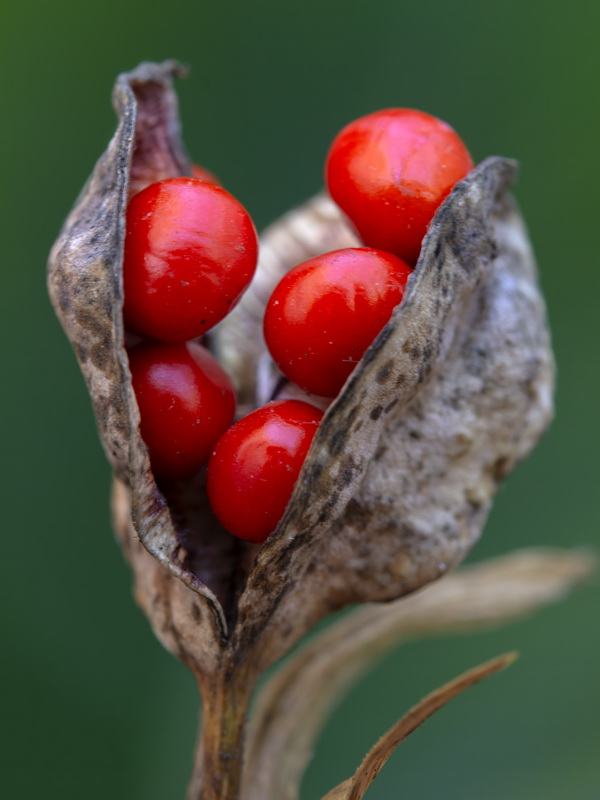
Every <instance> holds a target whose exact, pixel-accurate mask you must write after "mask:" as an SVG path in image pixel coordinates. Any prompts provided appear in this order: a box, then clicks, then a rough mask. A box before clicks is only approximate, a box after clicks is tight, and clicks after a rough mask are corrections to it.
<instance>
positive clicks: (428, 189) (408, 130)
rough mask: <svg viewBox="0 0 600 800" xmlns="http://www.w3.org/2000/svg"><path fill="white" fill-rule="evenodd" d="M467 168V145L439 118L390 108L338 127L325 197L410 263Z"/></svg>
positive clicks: (371, 242)
mask: <svg viewBox="0 0 600 800" xmlns="http://www.w3.org/2000/svg"><path fill="white" fill-rule="evenodd" d="M472 169H473V161H472V159H471V156H470V155H469V152H468V150H467V148H466V147H465V145H464V143H463V142H462V140H461V139H460V137H459V136H458V135H457V134H456V133H455V131H454V130H453V129H452V128H451V127H450V126H449V125H447V124H446V123H445V122H442V120H439V119H437V118H436V117H432V116H431V115H430V114H425V113H424V112H423V111H415V110H413V109H409V108H390V109H385V110H384V111H376V112H375V113H374V114H368V115H367V116H365V117H361V118H360V119H357V120H355V121H354V122H351V123H350V124H349V125H347V126H346V127H345V128H343V130H342V131H341V132H340V133H339V134H338V135H337V137H336V138H335V140H334V142H333V144H332V146H331V149H330V151H329V154H328V156H327V165H326V170H325V171H326V181H327V186H328V189H329V193H330V194H331V197H332V198H333V200H335V202H336V203H337V204H338V205H339V207H340V208H341V209H342V210H343V211H344V212H345V213H346V214H347V215H348V217H349V218H350V220H351V221H352V222H353V224H354V226H355V227H356V229H357V231H358V233H359V235H360V237H361V239H362V241H363V242H364V243H365V244H366V245H367V246H369V247H376V248H378V249H380V250H386V251H388V252H390V253H395V254H396V255H397V256H399V257H400V258H403V259H405V260H406V261H408V262H409V263H410V264H412V265H414V264H415V263H416V261H417V259H418V257H419V252H420V250H421V242H422V240H423V237H424V236H425V233H426V231H427V227H428V225H429V223H430V222H431V220H432V218H433V216H434V214H435V212H436V210H437V209H438V207H439V206H440V204H441V203H442V202H443V200H444V199H445V198H446V197H447V195H448V194H449V193H450V191H451V189H452V187H453V186H454V185H455V184H456V183H457V182H458V181H460V180H462V178H464V177H465V176H466V175H467V173H468V172H470V171H471V170H472Z"/></svg>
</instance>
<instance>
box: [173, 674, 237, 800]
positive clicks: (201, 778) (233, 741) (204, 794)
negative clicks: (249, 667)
mask: <svg viewBox="0 0 600 800" xmlns="http://www.w3.org/2000/svg"><path fill="white" fill-rule="evenodd" d="M200 689H201V693H202V717H201V723H200V733H199V737H198V745H197V751H196V758H195V761H194V769H193V772H192V777H191V780H190V784H189V787H188V800H239V797H240V789H241V776H242V763H243V749H244V730H245V725H246V715H247V710H248V704H249V702H250V697H251V695H252V689H253V682H251V681H249V680H247V679H245V678H244V676H240V675H234V676H233V677H231V676H228V675H227V674H224V675H223V676H222V677H221V680H220V681H219V682H217V683H213V682H210V683H209V682H208V681H207V682H204V683H203V684H201V687H200Z"/></svg>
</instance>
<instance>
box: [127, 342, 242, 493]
mask: <svg viewBox="0 0 600 800" xmlns="http://www.w3.org/2000/svg"><path fill="white" fill-rule="evenodd" d="M129 368H130V370H131V375H132V379H133V388H134V390H135V395H136V398H137V402H138V406H139V408H140V416H141V426H140V430H141V434H142V438H143V439H144V441H145V442H146V445H147V446H148V450H149V452H150V461H151V464H152V470H153V472H154V474H155V475H156V476H157V477H159V478H187V477H190V476H191V475H193V474H194V473H196V472H197V471H198V470H199V469H200V467H201V466H202V465H203V464H206V462H207V461H208V459H209V457H210V454H211V452H212V449H213V447H214V445H215V443H216V441H217V439H218V438H219V437H220V436H221V435H222V434H223V433H224V432H225V431H226V430H227V428H228V427H229V425H231V422H232V420H233V415H234V413H235V393H234V390H233V387H232V385H231V381H230V380H229V377H228V376H227V374H226V373H225V371H224V370H223V369H222V368H221V367H220V365H219V364H218V362H217V361H216V360H215V359H214V358H213V357H212V356H211V354H210V353H209V352H208V350H206V349H205V348H204V347H201V346H200V345H199V344H196V343H195V342H189V343H187V344H179V343H177V344H163V343H159V342H149V343H145V344H140V345H136V346H135V347H134V348H132V349H131V350H130V351H129Z"/></svg>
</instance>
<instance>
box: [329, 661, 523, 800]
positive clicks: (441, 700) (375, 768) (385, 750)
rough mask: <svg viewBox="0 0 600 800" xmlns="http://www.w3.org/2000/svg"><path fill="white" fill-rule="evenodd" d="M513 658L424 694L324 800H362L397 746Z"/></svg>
mask: <svg viewBox="0 0 600 800" xmlns="http://www.w3.org/2000/svg"><path fill="white" fill-rule="evenodd" d="M516 658H517V654H516V653H506V654H505V655H503V656H498V657H497V658H494V659H492V660H491V661H487V662H486V663H485V664H480V665H479V666H478V667H474V668H473V669H470V670H469V671H468V672H465V673H463V674H462V675H460V676H459V677H458V678H455V679H454V680H453V681H450V683H447V684H445V685H444V686H441V687H440V688H439V689H436V690H435V691H434V692H432V693H431V694H429V695H427V697H425V698H423V700H421V702H420V703H417V705H416V706H414V707H413V708H411V710H410V711H409V712H408V714H406V715H405V716H404V717H402V719H401V720H400V721H399V722H397V723H396V724H395V725H394V726H393V727H392V728H390V730H389V731H388V732H387V733H386V734H384V735H383V736H382V737H381V739H380V740H379V741H378V742H377V744H375V745H374V746H373V747H372V748H371V750H369V752H368V753H367V755H366V756H365V758H364V760H363V762H362V764H361V765H360V766H359V768H358V769H357V770H356V772H355V773H354V775H353V776H352V778H350V779H349V780H347V781H344V782H343V783H341V784H340V785H339V786H336V787H335V788H334V789H332V790H331V791H330V792H328V793H327V794H326V795H325V797H324V798H323V800H361V798H362V797H364V795H365V792H366V791H367V789H368V788H369V786H370V785H371V784H372V783H373V781H374V780H375V778H376V777H377V776H378V775H379V773H380V771H381V768H382V767H383V766H384V764H385V763H386V761H387V760H388V758H389V757H390V756H391V755H392V753H393V752H394V750H395V749H396V748H397V747H398V745H400V744H402V742H403V741H404V740H405V739H406V738H407V737H408V736H410V734H411V733H413V732H414V731H415V730H416V729H417V728H418V727H419V726H420V725H422V724H423V723H424V722H425V720H426V719H427V718H428V717H430V716H431V715H432V714H435V712H436V711H439V709H440V708H442V707H443V706H445V705H446V703H449V702H450V700H452V699H453V698H454V697H456V695H458V694H460V693H461V692H464V691H465V689H469V688H470V687H471V686H474V685H475V684H476V683H479V682H480V681H482V680H483V679H484V678H488V677H489V676H490V675H494V674H495V673H496V672H499V671H500V670H502V669H505V668H506V667H508V666H510V665H511V664H512V663H513V662H514V661H515V659H516Z"/></svg>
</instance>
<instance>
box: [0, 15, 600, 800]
mask: <svg viewBox="0 0 600 800" xmlns="http://www.w3.org/2000/svg"><path fill="white" fill-rule="evenodd" d="M599 25H600V6H599V5H598V4H597V3H595V2H593V1H592V0H589V2H582V0H574V2H571V3H569V4H568V5H567V6H565V4H564V3H562V2H558V0H549V2H545V3H542V2H527V0H504V2H502V3H497V2H496V3H488V4H482V3H481V2H476V1H475V0H471V2H457V3H448V2H445V1H444V0H429V2H427V3H415V2H409V0H370V1H369V2H358V0H345V2H342V1H341V0H333V1H332V2H327V0H319V1H316V0H309V1H307V0H305V1H304V2H297V3H288V2H285V1H284V0H255V1H254V2H250V0H246V2H243V1H242V0H238V2H226V0H222V2H219V3H217V2H210V3H209V2H200V3H198V2H192V0H170V2H169V3H152V2H146V3H140V2H137V0H135V1H134V2H130V3H124V2H116V0H104V2H102V3H101V4H100V3H96V4H90V5H89V6H86V5H83V4H81V3H80V2H75V0H54V2H53V3H47V4H42V3H22V4H20V5H19V6H18V7H17V6H16V5H12V7H8V6H5V7H4V11H3V13H2V24H1V26H0V37H1V40H2V41H1V46H0V59H1V60H2V75H3V84H4V86H3V89H4V102H3V111H4V114H3V119H4V122H3V124H2V127H1V129H0V138H1V140H2V152H3V153H4V162H3V170H2V178H3V191H2V198H1V201H0V202H1V203H2V206H3V207H2V217H1V219H2V221H3V228H4V230H3V253H4V255H3V262H4V268H3V269H2V276H1V280H2V289H1V291H0V297H1V298H2V302H3V304H4V309H3V312H2V315H1V317H0V319H1V321H2V325H3V331H2V336H1V339H0V341H1V342H2V346H3V353H4V354H3V360H4V364H5V371H4V381H3V383H4V390H3V392H2V394H1V396H0V397H1V402H2V420H3V440H4V442H5V444H4V447H3V450H4V453H5V456H4V458H3V459H2V460H3V465H2V470H3V474H2V487H3V492H2V503H1V513H2V527H1V531H2V534H1V535H2V546H1V569H2V578H1V580H0V592H1V593H2V597H1V601H0V608H1V609H2V612H1V614H2V645H1V647H2V654H1V660H0V686H1V692H2V711H1V714H0V719H1V723H0V733H1V735H2V741H1V742H0V765H1V766H0V787H1V793H2V796H3V797H6V798H19V799H20V798H26V799H27V800H29V798H37V797H41V796H43V797H44V798H46V800H58V799H59V798H60V800H70V799H71V798H73V800H75V798H77V800H79V798H81V797H85V798H86V800H96V798H98V800H99V799H100V798H102V799H103V800H104V798H106V797H107V796H110V797H111V798H113V800H165V798H171V799H172V800H177V798H183V797H184V787H185V783H186V779H187V775H188V771H189V767H190V761H191V752H192V745H193V739H194V736H195V726H196V715H197V710H198V709H197V699H196V694H195V687H194V685H193V682H192V679H191V678H190V676H189V675H188V674H187V673H186V671H185V670H184V668H183V667H181V666H179V664H178V663H176V662H175V661H174V660H173V659H172V658H171V657H170V656H169V655H167V654H166V653H165V652H163V651H162V650H161V648H160V646H159V645H158V644H157V643H156V642H155V641H154V639H153V637H152V635H151V633H150V631H149V629H148V626H147V624H146V622H145V620H144V618H143V617H142V615H141V613H140V612H139V611H138V610H137V608H136V607H135V606H134V604H133V602H132V598H131V589H130V577H129V574H128V570H127V568H126V566H125V565H124V563H123V561H122V558H121V556H120V553H119V552H118V550H117V547H116V546H115V544H114V542H113V539H112V536H111V532H110V522H109V516H108V509H107V495H108V490H109V478H110V476H109V470H108V467H107V465H106V463H105V461H104V457H103V454H102V452H101V449H100V446H99V443H98V441H97V436H96V432H95V428H94V424H93V421H92V415H91V410H90V406H89V403H88V401H87V397H86V393H85V390H84V386H83V381H82V379H81V377H80V375H79V373H78V370H77V368H76V364H75V360H74V357H73V355H72V353H71V351H70V348H69V346H68V344H67V342H66V340H65V338H64V336H63V334H62V332H61V330H60V329H59V327H58V324H57V322H56V320H55V318H54V315H53V313H52V311H51V309H50V307H49V303H48V301H47V299H46V293H45V278H44V269H45V261H46V256H47V251H48V250H49V248H50V246H51V243H52V241H53V240H54V238H55V236H56V234H57V232H58V229H59V227H60V225H61V222H62V219H63V218H64V216H65V215H66V213H67V211H68V210H69V208H70V206H71V204H72V203H73V201H74V199H75V197H76V195H77V193H78V191H79V189H80V188H81V186H82V184H83V182H84V181H85V179H86V177H87V175H88V173H89V172H90V170H91V167H92V165H93V163H94V161H95V160H96V158H97V157H98V155H99V154H100V152H101V151H102V150H103V148H104V147H105V144H106V142H107V140H108V138H109V137H110V135H111V133H112V130H113V126H114V118H113V113H112V110H111V106H110V100H109V98H110V90H111V86H112V82H113V79H114V77H115V75H116V74H117V73H118V72H120V71H122V70H125V69H128V68H131V67H133V66H134V65H135V64H136V63H137V62H138V61H140V60H161V59H163V58H166V57H177V58H179V59H181V60H183V61H184V62H186V63H188V64H189V65H190V66H191V68H192V72H191V77H190V79H189V80H187V81H186V82H183V83H181V84H180V86H179V88H180V96H181V105H182V115H183V121H184V132H185V139H186V142H187V145H188V147H189V150H190V152H191V153H192V155H193V157H194V158H195V159H196V160H197V161H199V162H200V163H202V164H204V165H206V166H207V167H208V168H210V169H211V170H213V171H214V172H215V173H216V174H217V175H219V176H220V177H221V178H222V180H223V181H224V183H225V185H226V186H227V188H229V189H230V190H231V191H232V192H233V193H234V194H236V195H237V196H238V197H239V198H240V200H241V201H242V202H243V203H244V204H245V205H246V206H247V207H248V209H249V210H250V211H251V213H252V214H253V216H254V218H255V220H256V222H257V225H258V226H259V227H263V226H264V225H266V224H267V223H268V222H269V221H271V220H272V219H273V218H275V217H276V216H278V215H279V214H280V213H281V212H283V211H284V210H286V209H287V208H289V207H290V206H292V205H294V204H296V203H298V202H301V201H302V200H304V199H305V198H306V197H307V196H308V195H310V194H311V193H313V192H315V191H316V190H317V189H319V187H320V186H321V180H322V179H321V174H322V164H323V159H324V155H325V152H326V149H327V146H328V144H329V142H330V140H331V139H332V137H333V136H334V134H335V132H336V131H337V130H338V129H339V128H340V127H341V126H342V125H343V124H345V123H346V122H347V121H349V120H351V119H352V118H354V117H356V116H358V115H361V114H364V113H367V112H369V111H372V110H375V109H377V108H381V107H386V106H390V105H407V106H414V107H417V108H422V109H424V110H427V111H429V112H431V113H434V114H436V115H438V116H440V117H442V118H443V119H445V120H447V121H448V122H450V123H451V124H452V125H453V126H454V127H456V129H457V130H458V131H459V132H460V133H461V135H462V136H463V137H464V139H465V140H466V142H467V143H468V144H469V146H470V148H471V150H472V152H473V155H474V157H475V158H476V159H477V160H480V159H481V158H483V157H484V156H486V155H488V154H491V153H499V154H502V155H507V156H513V157H515V158H517V159H519V160H520V161H521V163H522V173H521V177H520V181H519V185H518V187H517V196H518V199H519V202H520V204H521V207H522V209H523V211H524V214H525V216H526V219H527V221H528V224H529V227H530V230H531V234H532V238H533V241H534V244H535V247H536V251H537V255H538V260H539V262H540V265H541V271H542V283H543V286H544V289H545V292H546V295H547V299H548V304H549V310H550V317H551V321H552V329H553V335H554V342H555V346H556V353H557V358H558V363H559V369H560V375H559V389H558V417H557V420H556V422H555V424H554V425H553V427H552V430H551V432H550V434H549V435H548V436H547V437H546V439H545V440H544V441H543V442H542V444H541V445H540V446H539V448H538V449H537V451H536V452H535V454H534V455H533V456H532V457H531V458H530V459H529V461H528V462H527V463H526V464H525V465H524V466H523V467H522V468H521V469H519V471H518V473H517V474H516V475H515V476H514V477H512V478H511V479H510V480H509V481H508V482H507V483H506V484H505V486H504V487H503V489H502V491H501V492H500V495H499V496H498V499H497V502H496V505H495V509H494V511H493V514H492V517H491V519H490V522H489V524H488V526H487V529H486V532H485V536H484V538H483V540H482V542H481V543H480V544H479V545H478V546H477V547H476V549H475V552H474V553H473V554H472V556H471V560H478V559H483V558H485V557H488V556H491V555H494V554H499V553H504V552H506V551H509V550H511V549H512V548H516V547H520V546H525V545H526V546H529V545H541V544H554V545H561V546H566V547H570V546H577V545H582V544H584V545H585V544H592V545H593V544H596V545H597V544H598V540H599V538H600V531H599V528H600V526H599V524H598V522H599V519H598V511H597V509H598V501H597V498H598V489H597V484H598V477H599V473H600V470H599V469H598V467H599V456H598V452H599V439H598V432H599V430H598V429H599V425H598V392H599V389H600V381H599V374H598V369H597V363H598V358H597V353H598V345H599V339H598V335H597V322H596V320H597V304H596V303H597V297H598V294H599V292H600V279H599V274H598V269H597V264H596V262H597V253H596V230H595V226H596V225H597V224H598V223H597V205H598V200H597V198H598V192H597V182H598V175H599V171H598V167H599V160H600V158H599V153H600V148H599V147H598V131H599V129H600V128H599V122H600V111H599V108H598V102H597V99H598V95H597V92H598V85H599V81H600V70H599V61H598V30H600V28H599ZM598 600H599V591H598V585H597V584H596V585H594V584H592V585H589V586H587V587H584V588H582V589H581V590H579V591H578V592H577V593H576V594H575V595H573V596H571V597H570V598H568V599H567V601H566V602H565V603H563V604H562V605H558V606H554V607H552V608H549V609H547V610H545V611H543V612H542V613H540V614H538V615H537V616H535V617H534V618H532V619H531V620H528V621H527V622H524V623H521V624H517V625H513V626H511V627H509V628H506V629H503V630H500V631H495V632H492V633H486V634H478V635H475V636H472V637H463V638H452V639H449V638H447V639H438V640H434V641H428V642H423V643H415V644H411V645H409V646H406V647H403V648H399V649H398V650H397V651H396V652H395V653H394V654H392V655H391V656H390V657H388V658H387V659H386V660H385V661H384V663H382V664H381V665H380V666H379V667H377V668H376V669H375V671H374V672H372V673H371V674H370V675H369V676H368V677H367V678H366V679H365V680H364V681H363V682H362V683H361V684H360V686H359V687H358V688H357V689H356V691H355V692H354V693H353V694H352V696H351V697H350V698H349V699H348V700H347V702H345V704H344V705H343V706H342V707H341V708H340V709H339V710H338V711H337V712H336V714H335V716H334V718H333V719H332V721H331V723H330V724H329V725H328V727H327V729H326V731H325V733H324V735H323V737H322V738H321V741H320V743H319V748H318V752H317V754H316V758H315V760H314V762H313V764H312V765H311V767H310V770H309V772H308V775H307V778H306V781H305V783H304V787H303V797H305V798H307V799H310V800H313V799H314V798H318V797H320V796H321V795H322V794H324V793H325V791H327V790H328V789H330V788H331V787H332V786H333V785H334V784H335V783H337V782H338V781H339V780H341V779H343V778H345V777H346V776H348V775H349V774H350V773H351V772H352V771H353V770H354V768H355V766H356V765H357V763H358V761H359V760H360V758H361V757H362V755H363V754H364V752H365V750H366V749H367V748H368V747H369V746H370V745H371V744H372V743H373V741H374V740H375V739H376V738H377V737H378V736H379V735H380V734H381V733H382V732H383V731H384V730H385V729H386V728H387V727H388V726H389V725H390V724H391V723H392V722H394V721H395V720H396V718H397V717H398V716H399V715H400V713H401V712H402V711H404V710H405V709H406V708H408V707H409V706H410V705H411V704H412V703H413V702H415V701H416V700H417V699H418V698H419V697H421V696H422V695H423V694H424V693H426V692H427V691H429V690H430V689H432V688H433V687H434V686H437V685H438V684H440V683H441V682H444V681H445V680H447V679H449V678H450V677H452V676H454V675H455V674H457V673H458V672H460V671H462V670H463V669H466V668H467V667H470V666H472V665H473V664H475V663H477V662H479V661H482V660H484V659H487V658H489V657H491V656H493V655H495V654H497V653H500V652H503V651H505V650H507V649H512V648H517V649H518V650H520V651H521V653H522V658H521V660H520V661H519V662H518V664H517V665H516V666H515V667H513V668H511V669H510V670H509V671H508V672H507V673H504V674H502V675H501V676H499V677H496V678H494V679H493V680H492V681H490V682H489V683H487V684H485V685H484V686H482V687H480V688H478V689H476V690H474V691H472V692H471V693H469V694H468V695H466V696H464V697H463V698H461V699H459V700H457V701H455V702H454V704H453V705H451V706H450V707H449V708H447V709H446V710H444V711H443V712H442V713H440V714H439V716H437V717H436V718H434V719H433V720H431V721H430V722H429V723H428V724H427V725H426V726H425V727H424V728H423V729H421V730H420V731H419V732H418V733H417V734H416V735H415V736H414V737H413V738H412V739H411V740H409V741H408V742H407V743H406V744H405V745H403V747H402V748H401V749H400V750H399V752H398V753H397V754H396V755H395V756H394V757H393V759H392V761H391V762H390V764H389V765H388V766H387V767H386V769H385V770H384V771H383V773H382V775H381V776H380V778H379V779H378V781H377V782H376V784H375V785H374V787H373V788H372V790H371V791H370V793H369V797H370V798H372V800H378V799H379V800H385V799H387V800H391V799H392V798H396V797H400V796H402V797H418V798H423V800H425V798H428V799H429V798H431V799H432V798H436V799H437V798H442V797H443V798H461V800H475V799H476V798H477V800H479V799H480V798H482V797H485V798H487V799H488V800H500V798H507V797H510V798H511V800H521V799H522V800H525V799H526V800H538V798H539V800H542V798H543V800H559V799H560V800H562V799H563V798H574V799H575V800H597V798H598V797H600V758H599V755H600V723H599V719H600V687H599V680H598V676H599V672H600V670H599V667H600V645H599V643H598V636H597V631H598V625H597V618H598Z"/></svg>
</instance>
